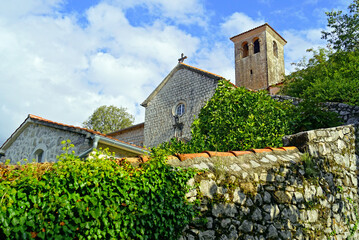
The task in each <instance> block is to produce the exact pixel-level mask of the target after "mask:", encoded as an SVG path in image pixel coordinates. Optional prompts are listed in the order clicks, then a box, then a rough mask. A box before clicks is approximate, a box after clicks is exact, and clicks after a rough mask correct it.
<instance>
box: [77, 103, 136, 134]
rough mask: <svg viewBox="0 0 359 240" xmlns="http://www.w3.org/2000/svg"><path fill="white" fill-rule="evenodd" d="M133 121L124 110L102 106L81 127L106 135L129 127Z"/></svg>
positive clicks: (131, 116)
mask: <svg viewBox="0 0 359 240" xmlns="http://www.w3.org/2000/svg"><path fill="white" fill-rule="evenodd" d="M134 119H135V118H134V117H133V115H131V114H130V113H128V112H127V109H126V108H123V107H116V106H112V105H111V106H106V105H103V106H101V107H99V108H97V109H96V110H95V111H94V113H93V114H92V115H91V116H90V117H89V118H88V119H87V120H86V121H85V122H83V126H84V127H85V128H88V129H92V130H95V131H99V132H101V133H104V134H107V133H110V132H114V131H116V130H119V129H122V128H126V127H129V126H131V125H132V124H133V122H134Z"/></svg>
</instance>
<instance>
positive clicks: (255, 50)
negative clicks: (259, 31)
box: [253, 38, 261, 54]
mask: <svg viewBox="0 0 359 240" xmlns="http://www.w3.org/2000/svg"><path fill="white" fill-rule="evenodd" d="M260 51H261V49H260V46H259V38H257V39H255V40H254V42H253V53H254V54H256V53H259V52H260Z"/></svg>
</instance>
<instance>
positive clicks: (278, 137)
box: [153, 80, 298, 153]
mask: <svg viewBox="0 0 359 240" xmlns="http://www.w3.org/2000/svg"><path fill="white" fill-rule="evenodd" d="M297 122H298V121H297V114H296V109H295V107H294V106H293V105H292V104H291V103H289V102H278V101H275V100H273V99H272V98H271V97H270V96H269V95H268V94H267V93H266V92H264V91H260V92H250V91H248V90H246V89H244V88H234V87H233V86H232V85H231V84H229V83H228V82H227V81H225V80H223V81H220V82H219V84H218V87H217V89H216V92H215V94H214V95H213V97H212V98H211V99H210V100H209V101H208V102H207V104H206V106H205V107H203V108H202V109H201V112H200V114H199V116H198V118H197V119H196V120H195V121H194V122H193V125H192V139H191V141H190V142H189V143H187V144H185V143H182V142H180V141H178V140H172V141H171V142H170V143H164V144H162V145H161V146H160V147H159V148H165V149H169V151H170V152H171V153H185V152H202V151H204V150H210V151H229V150H245V149H250V148H264V147H268V146H273V147H274V146H281V145H282V137H283V136H284V135H286V134H291V133H293V131H294V129H295V124H296V123H297ZM153 151H156V149H153Z"/></svg>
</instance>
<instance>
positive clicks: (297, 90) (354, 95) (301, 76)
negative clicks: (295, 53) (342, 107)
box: [282, 48, 359, 105]
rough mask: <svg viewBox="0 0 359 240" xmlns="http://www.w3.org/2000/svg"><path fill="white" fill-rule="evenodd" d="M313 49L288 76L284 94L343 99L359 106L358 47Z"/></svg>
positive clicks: (332, 99)
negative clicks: (348, 48) (343, 49)
mask: <svg viewBox="0 0 359 240" xmlns="http://www.w3.org/2000/svg"><path fill="white" fill-rule="evenodd" d="M310 51H313V57H312V58H310V59H309V61H307V62H306V61H304V60H303V61H302V62H300V63H299V64H297V66H299V67H300V68H298V69H297V71H296V72H293V73H291V74H290V75H288V76H286V83H285V86H284V88H283V89H282V93H283V94H286V95H290V96H293V97H299V98H303V99H310V100H312V101H316V102H342V103H347V104H352V105H359V50H356V51H348V52H335V53H333V52H332V51H330V50H328V49H323V48H322V49H319V50H318V51H314V50H310Z"/></svg>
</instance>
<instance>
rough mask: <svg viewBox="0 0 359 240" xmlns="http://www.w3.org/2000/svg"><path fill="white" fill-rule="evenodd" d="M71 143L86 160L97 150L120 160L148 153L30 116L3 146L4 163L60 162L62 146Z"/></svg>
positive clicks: (85, 130) (97, 133)
mask: <svg viewBox="0 0 359 240" xmlns="http://www.w3.org/2000/svg"><path fill="white" fill-rule="evenodd" d="M68 139H69V140H71V143H72V144H74V145H75V148H74V149H73V150H74V151H75V154H76V155H78V156H80V157H85V156H87V155H88V154H89V153H91V152H92V151H93V149H94V148H97V149H100V148H102V149H105V148H108V149H109V150H110V151H111V152H114V153H115V156H116V157H132V156H139V155H142V154H144V153H146V152H148V151H147V150H146V149H144V148H142V147H139V146H136V145H134V144H130V143H127V142H123V141H120V140H118V139H115V138H112V137H110V136H106V135H104V134H102V133H99V132H96V131H93V130H89V129H86V128H81V127H75V126H70V125H66V124H62V123H57V122H54V121H50V120H47V119H44V118H41V117H38V116H35V115H31V114H30V115H29V116H28V117H27V118H26V119H25V121H24V122H23V123H22V124H21V125H20V127H19V128H18V129H16V131H15V132H14V133H13V134H12V135H11V136H10V138H8V139H7V141H6V142H5V143H4V144H3V145H2V146H1V148H0V153H1V154H2V156H0V161H1V162H4V161H5V160H6V159H10V160H11V163H16V162H18V161H22V160H23V159H28V160H33V159H35V160H36V161H37V162H47V161H52V162H53V161H56V156H57V155H60V154H61V153H63V151H62V147H63V146H62V145H61V142H62V141H63V140H68Z"/></svg>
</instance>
